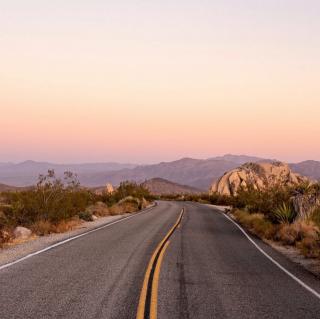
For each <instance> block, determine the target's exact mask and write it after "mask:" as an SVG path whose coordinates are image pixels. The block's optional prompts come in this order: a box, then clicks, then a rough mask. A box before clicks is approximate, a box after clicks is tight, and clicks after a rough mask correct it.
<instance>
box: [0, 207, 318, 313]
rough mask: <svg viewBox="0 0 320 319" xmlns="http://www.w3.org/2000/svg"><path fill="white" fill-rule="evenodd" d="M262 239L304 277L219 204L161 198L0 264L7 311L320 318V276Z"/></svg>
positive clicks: (0, 301)
mask: <svg viewBox="0 0 320 319" xmlns="http://www.w3.org/2000/svg"><path fill="white" fill-rule="evenodd" d="M183 208H185V210H184V212H183V213H182V209H183ZM181 216H182V219H181V220H179V217H181ZM254 241H255V242H256V243H257V244H258V245H259V247H261V248H262V249H263V250H264V251H265V252H266V253H267V254H268V255H269V256H271V257H272V258H273V260H274V261H275V262H278V263H279V264H280V265H281V266H282V267H284V269H285V270H286V271H288V272H289V273H290V274H292V275H294V276H295V278H299V279H300V280H301V283H298V282H297V281H296V280H295V279H293V278H292V277H290V276H289V275H288V273H285V272H284V271H283V270H281V269H280V268H279V266H277V265H275V263H274V262H272V261H271V260H270V259H268V258H267V257H266V256H265V255H263V254H262V253H261V252H260V251H259V250H258V249H257V248H256V247H255V246H254V245H253V244H252V243H251V242H250V241H249V240H248V239H247V238H246V237H245V235H244V234H243V233H242V232H241V231H240V229H239V228H237V226H236V225H234V224H233V223H232V222H231V221H230V220H228V219H227V218H226V217H225V216H224V215H223V214H222V213H220V212H218V211H216V210H214V209H213V208H212V207H209V206H205V205H200V204H195V203H179V202H159V205H158V206H157V207H155V208H153V209H152V210H150V211H148V212H145V213H141V214H138V215H136V216H134V217H133V218H130V219H126V220H123V221H121V222H119V223H117V224H114V225H111V226H110V227H108V228H105V229H101V230H98V231H96V232H92V233H90V234H88V235H86V236H83V237H81V238H78V239H75V240H74V241H70V242H68V243H66V244H64V245H61V246H58V247H56V248H54V249H52V250H49V251H46V252H43V253H41V254H39V255H36V256H34V257H32V258H29V259H27V260H24V261H22V262H20V263H17V264H14V265H12V266H10V267H8V268H5V269H2V270H0V318H1V319H7V318H12V319H13V318H14V319H18V318H23V319H26V318H30V319H31V318H32V319H35V318H77V319H79V318H88V319H89V318H115V319H124V318H136V315H137V311H138V308H139V309H140V315H141V314H142V317H144V318H155V317H154V316H155V315H157V317H158V318H159V319H162V318H163V319H173V318H196V319H198V318H199V319H200V318H205V319H208V318H259V319H262V318H281V319H284V318H288V319H289V318H290V319H295V318H301V319H302V318H303V319H307V318H319V317H320V299H319V298H318V297H317V296H316V294H317V293H319V292H320V283H319V282H320V281H319V280H318V279H316V278H315V277H314V276H313V275H311V274H310V273H308V272H307V271H305V270H303V269H302V268H300V267H299V266H298V265H295V264H293V263H292V262H290V261H288V260H287V259H286V258H285V257H283V256H282V255H280V254H279V253H277V252H275V251H274V250H273V249H272V248H270V247H269V246H266V245H265V244H264V243H262V242H261V241H259V240H257V239H254ZM148 269H149V270H150V272H149V273H148ZM144 283H145V285H144ZM302 284H303V285H305V287H303V286H302ZM144 286H145V289H146V290H145V295H144V294H143V293H141V292H142V291H143V287H144ZM155 288H157V289H155ZM306 288H311V289H313V290H314V291H313V292H310V291H308V290H307V289H306ZM152 309H153V310H154V309H156V313H152Z"/></svg>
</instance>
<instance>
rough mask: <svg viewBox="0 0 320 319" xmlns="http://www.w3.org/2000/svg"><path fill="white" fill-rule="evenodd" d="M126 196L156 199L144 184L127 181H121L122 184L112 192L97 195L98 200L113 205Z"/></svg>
mask: <svg viewBox="0 0 320 319" xmlns="http://www.w3.org/2000/svg"><path fill="white" fill-rule="evenodd" d="M126 197H133V198H137V199H139V200H142V199H143V198H145V199H146V200H153V199H154V196H152V195H151V194H150V192H149V191H148V190H147V189H146V188H145V187H143V186H142V185H140V184H137V183H135V182H128V181H126V182H122V183H120V186H119V187H118V188H117V189H116V191H114V192H112V193H106V192H104V193H102V195H100V196H98V197H97V200H99V201H102V202H104V203H105V204H107V205H108V206H109V207H111V206H113V205H115V204H116V203H118V202H119V201H120V200H122V199H124V198H126Z"/></svg>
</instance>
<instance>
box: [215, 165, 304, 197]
mask: <svg viewBox="0 0 320 319" xmlns="http://www.w3.org/2000/svg"><path fill="white" fill-rule="evenodd" d="M307 180H308V178H307V177H304V176H301V175H299V174H297V173H294V172H293V171H292V170H291V169H290V167H289V165H288V164H285V163H281V162H271V163H270V162H262V163H247V164H244V165H242V166H240V167H238V168H236V169H232V170H231V171H229V172H227V173H225V174H224V175H223V176H222V177H221V178H220V179H219V180H218V181H217V182H215V183H213V185H212V186H211V188H210V192H218V193H220V194H222V195H235V194H237V191H238V190H239V188H240V187H244V188H246V187H247V186H248V185H252V186H253V187H254V188H256V189H263V188H266V187H269V186H273V185H277V184H280V185H288V186H290V185H295V184H298V183H301V182H304V181H307Z"/></svg>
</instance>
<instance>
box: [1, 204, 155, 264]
mask: <svg viewBox="0 0 320 319" xmlns="http://www.w3.org/2000/svg"><path fill="white" fill-rule="evenodd" d="M154 207H156V205H154V206H152V207H149V208H147V209H145V210H143V211H141V212H139V213H135V214H133V215H131V216H127V217H124V218H120V219H118V220H116V221H114V222H110V223H108V224H105V225H103V226H99V227H97V228H94V229H92V230H89V231H86V232H84V233H82V234H79V235H76V236H74V237H70V238H68V239H65V240H62V241H59V242H58V243H55V244H53V245H50V246H48V247H46V248H43V249H41V250H38V251H36V252H34V253H31V254H28V255H26V256H24V257H22V258H19V259H17V260H15V261H12V262H10V263H7V264H4V265H2V266H0V270H3V269H5V268H9V267H11V266H13V265H15V264H18V263H20V262H22V261H24V260H26V259H29V258H31V257H33V256H36V255H39V254H42V253H44V252H46V251H48V250H51V249H53V248H55V247H58V246H61V245H64V244H66V243H68V242H70V241H72V240H75V239H77V238H80V237H84V236H86V235H89V234H91V233H94V232H96V231H98V230H101V229H104V228H107V227H109V226H112V225H114V224H118V223H120V222H123V221H125V220H128V219H130V218H133V217H136V216H138V215H140V214H143V213H146V212H148V211H149V210H151V209H153V208H154Z"/></svg>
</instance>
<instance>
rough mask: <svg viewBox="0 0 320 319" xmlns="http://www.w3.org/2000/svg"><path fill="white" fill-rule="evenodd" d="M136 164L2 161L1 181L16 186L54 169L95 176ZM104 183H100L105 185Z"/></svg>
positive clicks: (33, 182) (31, 182)
mask: <svg viewBox="0 0 320 319" xmlns="http://www.w3.org/2000/svg"><path fill="white" fill-rule="evenodd" d="M136 166H137V165H135V164H120V163H113V162H110V163H84V164H56V163H47V162H35V161H25V162H22V163H17V164H15V163H0V183H4V184H8V185H14V186H29V185H33V184H35V183H36V181H37V179H38V176H39V174H45V173H46V172H47V171H48V170H49V169H54V170H55V172H56V174H57V176H62V175H63V173H64V172H65V171H71V172H74V173H77V174H78V175H79V176H81V175H85V176H88V177H89V176H95V175H99V174H100V173H102V172H103V173H106V172H112V171H117V170H121V169H130V168H134V167H136ZM89 179H90V178H89ZM103 184H104V183H102V184H100V185H103Z"/></svg>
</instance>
